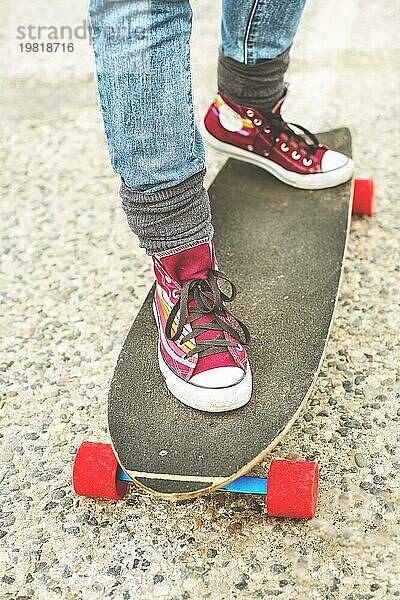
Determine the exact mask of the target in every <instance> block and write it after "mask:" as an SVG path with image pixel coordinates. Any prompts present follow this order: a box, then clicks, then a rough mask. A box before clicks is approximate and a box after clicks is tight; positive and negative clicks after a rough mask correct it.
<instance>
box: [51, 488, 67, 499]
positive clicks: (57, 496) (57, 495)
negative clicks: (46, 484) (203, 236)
mask: <svg viewBox="0 0 400 600" xmlns="http://www.w3.org/2000/svg"><path fill="white" fill-rule="evenodd" d="M64 496H65V491H64V490H61V489H57V490H53V491H52V492H51V497H52V498H54V499H56V500H59V499H60V498H64Z"/></svg>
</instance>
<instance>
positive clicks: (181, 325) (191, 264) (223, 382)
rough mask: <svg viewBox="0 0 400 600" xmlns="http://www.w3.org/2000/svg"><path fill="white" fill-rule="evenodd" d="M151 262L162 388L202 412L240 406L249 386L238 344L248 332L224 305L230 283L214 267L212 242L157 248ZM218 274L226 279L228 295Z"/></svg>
mask: <svg viewBox="0 0 400 600" xmlns="http://www.w3.org/2000/svg"><path fill="white" fill-rule="evenodd" d="M153 263H154V273H155V275H156V279H157V281H156V289H155V295H154V303H153V310H154V315H155V318H156V321H157V325H158V329H159V333H160V344H159V349H158V360H159V365H160V369H161V372H162V374H163V376H164V377H165V380H166V384H167V387H168V389H169V390H170V391H171V393H172V394H173V395H174V396H175V397H176V398H177V399H178V400H180V401H181V402H183V403H184V404H187V405H188V406H191V407H192V408H197V409H200V410H204V411H208V412H222V411H226V410H232V409H234V408H239V407H240V406H243V405H244V404H246V403H247V402H248V401H249V400H250V397H251V389H252V378H251V370H250V366H249V364H248V360H247V356H246V351H245V349H244V345H245V344H247V343H248V341H249V332H248V329H247V327H246V326H245V325H244V324H243V323H242V322H241V321H239V320H238V319H237V318H236V317H233V315H231V314H230V312H229V311H228V310H227V308H226V304H227V303H229V302H231V301H232V300H234V298H235V296H236V288H235V286H234V285H233V283H232V282H230V281H229V280H228V279H227V278H226V277H225V275H224V274H223V273H221V272H220V271H218V270H217V268H218V267H217V262H216V259H215V252H214V246H213V243H212V242H211V241H206V242H204V243H200V244H197V245H195V244H192V245H190V244H189V245H188V246H187V247H186V248H185V249H181V250H180V251H179V252H176V251H166V252H161V253H158V254H156V255H154V256H153ZM218 280H225V281H226V282H228V283H229V284H230V286H231V293H230V295H227V294H225V293H224V292H222V290H221V289H220V288H219V286H218ZM232 319H233V320H234V321H236V324H237V326H238V328H235V327H233V325H232ZM242 338H243V339H242Z"/></svg>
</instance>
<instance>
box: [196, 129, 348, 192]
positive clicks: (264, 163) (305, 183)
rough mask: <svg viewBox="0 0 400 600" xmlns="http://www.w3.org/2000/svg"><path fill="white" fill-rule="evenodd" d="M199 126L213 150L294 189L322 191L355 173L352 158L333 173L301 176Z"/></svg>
mask: <svg viewBox="0 0 400 600" xmlns="http://www.w3.org/2000/svg"><path fill="white" fill-rule="evenodd" d="M198 126H199V129H200V132H201V134H202V136H203V139H204V140H205V141H206V142H207V143H208V144H209V145H210V146H211V147H212V148H215V149H216V150H219V151H220V152H223V153H224V154H226V155H227V156H231V157H232V158H237V159H239V160H243V161H244V162H248V163H250V164H253V165H257V167H261V169H265V171H268V173H271V175H274V177H276V178H277V179H279V180H280V181H283V183H286V184H287V185H291V186H292V187H296V188H300V189H304V190H322V189H325V188H330V187H335V186H337V185H340V184H341V183H345V182H346V181H348V180H349V179H350V178H351V177H352V176H353V173H354V163H353V161H352V160H351V158H348V159H347V163H346V164H345V165H344V166H343V167H340V168H338V169H333V170H332V171H327V172H326V173H311V174H309V175H299V174H298V173H294V172H293V171H287V170H286V169H284V168H283V167H281V166H280V165H278V164H277V163H275V162H273V161H272V160H269V159H268V158H265V157H264V156H260V155H259V154H256V153H253V152H249V151H248V150H243V148H238V147H237V146H233V145H232V144H227V143H225V142H221V141H220V140H218V139H217V138H215V137H214V136H213V135H211V133H210V132H209V131H208V130H207V129H206V126H205V125H204V121H200V122H199V124H198Z"/></svg>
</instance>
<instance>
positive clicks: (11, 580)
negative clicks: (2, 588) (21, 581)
mask: <svg viewBox="0 0 400 600" xmlns="http://www.w3.org/2000/svg"><path fill="white" fill-rule="evenodd" d="M1 581H2V582H3V583H8V584H11V583H14V581H15V578H14V577H9V576H8V575H3V577H2V578H1Z"/></svg>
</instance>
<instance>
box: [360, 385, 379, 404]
mask: <svg viewBox="0 0 400 600" xmlns="http://www.w3.org/2000/svg"><path fill="white" fill-rule="evenodd" d="M363 394H364V397H365V398H366V399H367V400H373V399H374V398H376V397H377V396H378V394H379V391H378V390H377V389H376V388H374V387H372V385H368V384H366V385H364V387H363Z"/></svg>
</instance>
